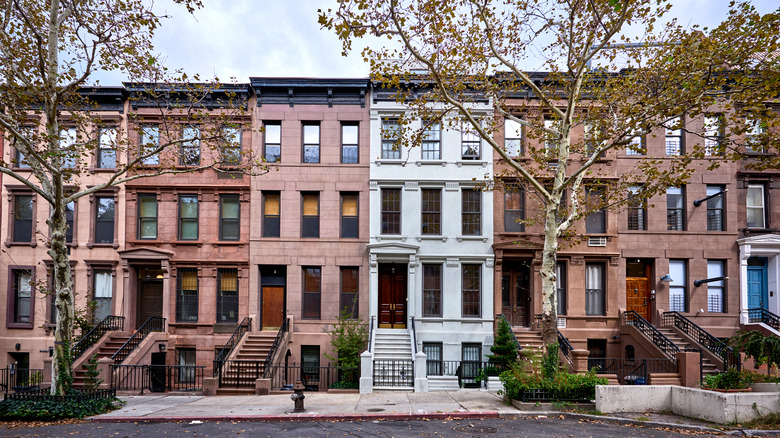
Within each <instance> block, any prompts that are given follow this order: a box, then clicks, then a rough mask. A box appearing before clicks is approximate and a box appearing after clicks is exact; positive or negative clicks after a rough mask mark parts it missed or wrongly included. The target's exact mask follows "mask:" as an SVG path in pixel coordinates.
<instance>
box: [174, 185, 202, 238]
mask: <svg viewBox="0 0 780 438" xmlns="http://www.w3.org/2000/svg"><path fill="white" fill-rule="evenodd" d="M198 216H199V211H198V195H181V196H179V240H198Z"/></svg>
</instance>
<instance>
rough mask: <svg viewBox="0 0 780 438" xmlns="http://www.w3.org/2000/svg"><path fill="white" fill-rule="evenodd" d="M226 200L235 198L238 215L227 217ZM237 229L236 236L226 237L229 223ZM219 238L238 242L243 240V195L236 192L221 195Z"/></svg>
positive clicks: (224, 240)
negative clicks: (225, 210)
mask: <svg viewBox="0 0 780 438" xmlns="http://www.w3.org/2000/svg"><path fill="white" fill-rule="evenodd" d="M226 200H235V202H236V206H237V212H238V214H237V215H236V217H225V214H224V213H225V212H224V204H225V201H226ZM234 223H235V225H233V226H234V227H235V229H236V237H235V238H230V239H228V238H226V237H225V229H226V228H227V226H228V225H232V224H234ZM219 240H220V241H223V242H238V241H240V240H241V195H239V194H235V193H223V194H220V195H219Z"/></svg>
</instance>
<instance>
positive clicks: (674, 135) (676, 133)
mask: <svg viewBox="0 0 780 438" xmlns="http://www.w3.org/2000/svg"><path fill="white" fill-rule="evenodd" d="M678 124H679V125H680V127H679V128H677V129H670V128H669V127H668V126H676V125H678ZM684 130H685V118H684V117H682V116H680V117H672V118H671V119H669V120H667V121H666V123H665V124H664V141H665V143H664V155H665V156H667V157H679V156H680V155H682V154H684V153H685V131H684ZM675 139H676V140H677V141H676V143H677V144H676V145H675V144H674V143H675V142H674V141H673V140H675ZM670 141H672V143H671V144H670Z"/></svg>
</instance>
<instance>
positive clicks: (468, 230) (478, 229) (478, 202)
mask: <svg viewBox="0 0 780 438" xmlns="http://www.w3.org/2000/svg"><path fill="white" fill-rule="evenodd" d="M461 196H462V202H461V213H462V218H463V224H462V228H463V229H462V231H463V235H464V236H479V235H480V234H482V192H481V191H480V190H479V189H464V190H463V191H461Z"/></svg>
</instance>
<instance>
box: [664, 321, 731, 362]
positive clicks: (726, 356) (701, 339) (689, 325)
mask: <svg viewBox="0 0 780 438" xmlns="http://www.w3.org/2000/svg"><path fill="white" fill-rule="evenodd" d="M663 323H664V325H666V326H674V327H677V328H678V329H680V331H682V332H683V333H685V334H686V335H688V337H690V338H691V339H693V340H694V341H695V342H697V343H698V344H700V345H701V346H703V347H704V348H706V349H707V350H709V351H711V352H712V353H714V354H715V355H717V356H718V357H720V358H721V359H722V360H723V368H724V369H726V368H731V367H736V368H737V369H740V368H741V362H740V360H739V352H735V351H734V349H733V348H731V347H729V346H728V345H726V343H725V342H723V341H721V340H720V339H718V338H716V337H715V336H712V335H711V334H709V333H707V331H705V330H704V329H702V328H701V327H699V326H698V325H696V324H695V323H694V322H693V321H691V320H690V319H688V318H686V317H684V316H683V315H680V314H679V313H677V312H664V315H663Z"/></svg>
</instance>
